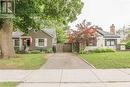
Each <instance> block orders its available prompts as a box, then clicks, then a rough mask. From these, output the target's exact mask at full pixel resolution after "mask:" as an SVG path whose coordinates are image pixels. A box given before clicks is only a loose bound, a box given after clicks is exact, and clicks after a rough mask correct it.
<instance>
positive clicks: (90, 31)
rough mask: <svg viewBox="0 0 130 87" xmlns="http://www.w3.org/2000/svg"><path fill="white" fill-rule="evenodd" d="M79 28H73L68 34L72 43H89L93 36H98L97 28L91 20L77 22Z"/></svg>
mask: <svg viewBox="0 0 130 87" xmlns="http://www.w3.org/2000/svg"><path fill="white" fill-rule="evenodd" d="M77 27H78V30H71V32H69V34H68V39H69V42H70V43H73V42H85V43H87V44H89V41H90V40H91V39H92V38H95V37H96V28H95V27H94V26H92V25H91V24H90V23H89V22H87V23H86V21H85V20H84V21H83V23H81V24H77Z"/></svg>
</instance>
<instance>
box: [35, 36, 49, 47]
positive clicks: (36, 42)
mask: <svg viewBox="0 0 130 87" xmlns="http://www.w3.org/2000/svg"><path fill="white" fill-rule="evenodd" d="M39 39H44V46H39V44H38V40H39ZM35 46H36V47H46V46H47V38H35Z"/></svg>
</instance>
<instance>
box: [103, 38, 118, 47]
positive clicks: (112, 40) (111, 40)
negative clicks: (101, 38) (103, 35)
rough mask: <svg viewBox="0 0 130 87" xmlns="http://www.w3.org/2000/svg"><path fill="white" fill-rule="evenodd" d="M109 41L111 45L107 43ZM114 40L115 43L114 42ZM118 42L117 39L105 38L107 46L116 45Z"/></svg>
mask: <svg viewBox="0 0 130 87" xmlns="http://www.w3.org/2000/svg"><path fill="white" fill-rule="evenodd" d="M108 42H109V45H108V44H107V43H108ZM112 42H114V44H112ZM116 44H117V40H116V39H105V46H115V45H116Z"/></svg>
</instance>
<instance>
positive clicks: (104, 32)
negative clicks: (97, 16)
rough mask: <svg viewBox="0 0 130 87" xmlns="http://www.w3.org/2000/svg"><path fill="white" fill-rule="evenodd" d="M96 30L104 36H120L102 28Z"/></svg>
mask: <svg viewBox="0 0 130 87" xmlns="http://www.w3.org/2000/svg"><path fill="white" fill-rule="evenodd" d="M97 32H98V33H100V34H101V35H103V37H104V38H120V36H118V35H113V34H111V33H109V32H106V31H103V30H102V29H97Z"/></svg>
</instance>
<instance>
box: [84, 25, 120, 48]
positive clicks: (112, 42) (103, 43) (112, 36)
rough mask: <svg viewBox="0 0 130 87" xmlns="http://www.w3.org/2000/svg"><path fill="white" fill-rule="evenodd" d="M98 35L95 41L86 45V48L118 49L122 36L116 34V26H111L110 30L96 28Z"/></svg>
mask: <svg viewBox="0 0 130 87" xmlns="http://www.w3.org/2000/svg"><path fill="white" fill-rule="evenodd" d="M96 30H97V32H96V37H95V39H94V41H92V42H91V44H89V45H88V46H86V48H85V50H93V49H96V48H111V49H114V50H116V49H117V45H118V44H120V36H118V35H116V33H115V27H114V25H112V26H111V27H110V32H106V31H103V29H101V28H99V27H98V28H96Z"/></svg>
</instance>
